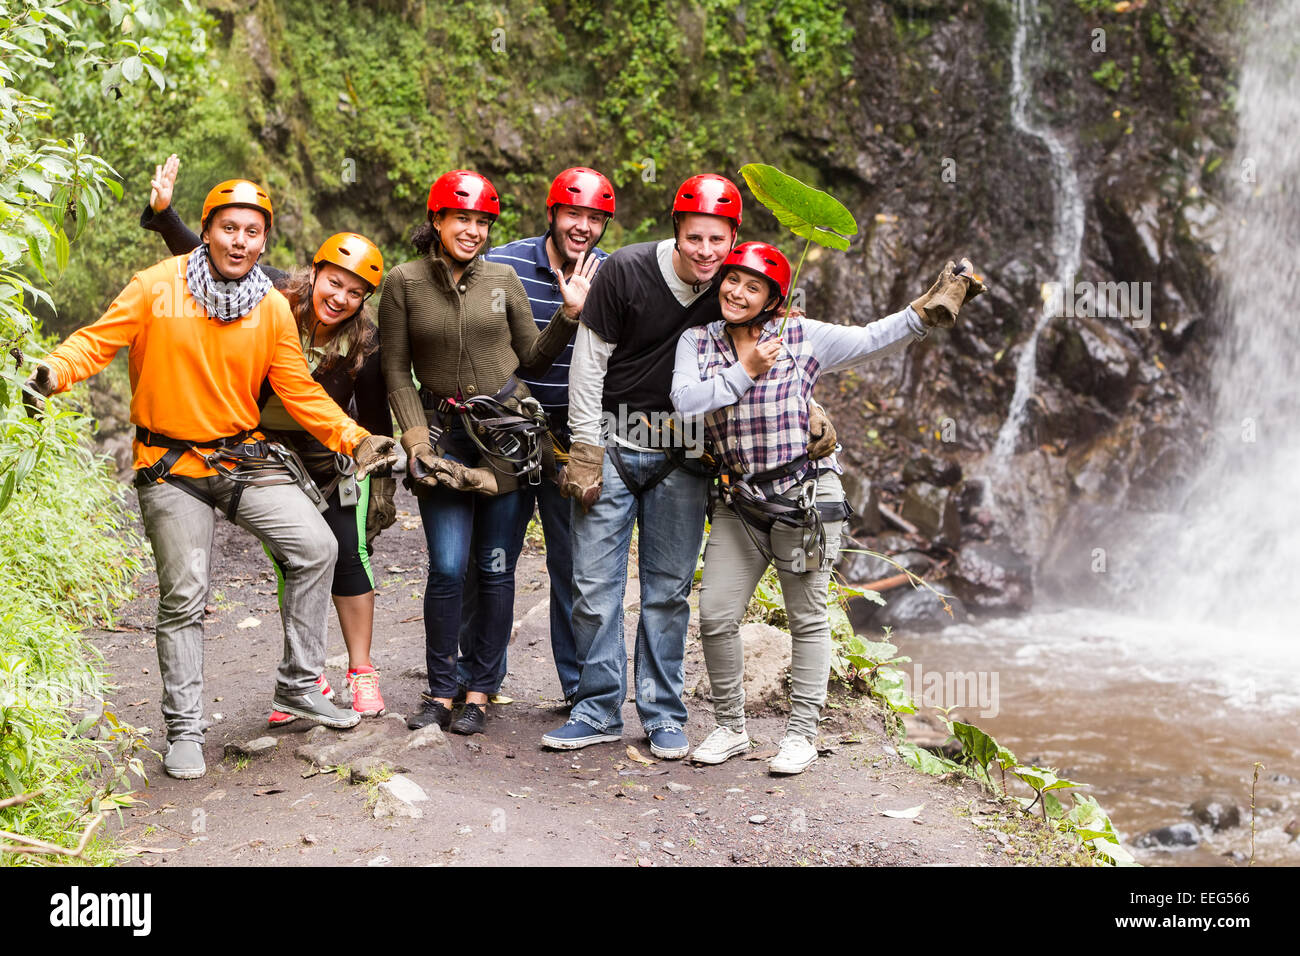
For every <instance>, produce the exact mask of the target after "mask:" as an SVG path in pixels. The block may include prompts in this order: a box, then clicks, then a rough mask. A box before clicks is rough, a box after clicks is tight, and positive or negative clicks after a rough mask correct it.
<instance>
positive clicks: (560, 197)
mask: <svg viewBox="0 0 1300 956" xmlns="http://www.w3.org/2000/svg"><path fill="white" fill-rule="evenodd" d="M561 203H563V204H564V205H567V206H582V207H584V208H586V209H594V210H596V211H597V212H603V213H608V214H609V215H610V216H611V217H613V215H614V187H613V186H612V185H610V182H609V180H608V179H606V178H605V177H604V176H602V175H601V174H600V173H598V172H596V171H595V170H594V169H588V168H587V167H586V166H574V167H573V168H572V169H566V170H565V171H564V172H562V173H560V175H558V176H556V177H555V182H553V183H551V191H550V192H549V193H547V194H546V210H547V212H548V213H549V212H550V210H551V207H552V206H555V205H558V204H561Z"/></svg>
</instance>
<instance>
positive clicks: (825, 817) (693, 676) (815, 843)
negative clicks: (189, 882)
mask: <svg viewBox="0 0 1300 956" xmlns="http://www.w3.org/2000/svg"><path fill="white" fill-rule="evenodd" d="M400 494H401V495H402V497H401V498H400V499H399V502H398V507H399V518H398V523H397V524H396V525H395V526H394V527H393V528H391V529H390V530H388V531H387V532H385V533H384V534H383V535H382V536H381V537H380V538H379V541H378V545H377V554H376V562H375V563H376V568H377V571H378V578H379V585H380V594H379V601H378V612H377V621H376V628H375V633H376V638H375V645H374V658H375V662H376V665H377V667H378V669H379V671H380V674H381V681H382V683H381V687H382V690H383V693H384V696H385V699H386V701H387V703H388V706H389V713H388V714H387V715H386V716H384V717H381V718H377V719H368V720H365V721H363V723H362V724H361V726H359V727H357V728H355V729H353V730H351V731H345V732H335V731H331V730H326V729H324V728H315V727H313V726H312V725H309V724H306V723H305V722H303V721H296V722H294V723H292V724H289V725H288V726H286V727H281V728H277V729H275V730H268V729H267V727H266V722H265V718H266V713H267V710H268V706H269V703H270V699H271V692H272V685H273V671H274V668H275V664H276V662H277V660H278V658H279V654H280V646H281V636H280V628H279V620H278V616H277V611H276V606H275V584H274V581H273V579H272V576H271V571H270V567H269V565H268V564H267V562H266V559H265V557H264V555H263V553H262V551H261V549H260V547H259V546H258V545H257V543H256V542H255V541H254V540H253V539H252V538H251V537H250V536H248V535H247V534H245V533H244V532H242V531H240V530H238V529H236V528H234V527H232V526H231V525H229V524H227V523H224V522H222V523H220V524H219V525H218V532H217V547H216V554H215V556H214V561H213V567H214V571H213V590H212V593H211V596H210V602H211V603H210V606H209V613H208V617H207V623H206V660H205V681H206V686H205V689H204V694H205V713H206V716H207V717H208V718H209V719H210V720H211V722H212V725H211V727H210V728H209V730H208V735H207V743H206V745H205V747H204V753H205V756H206V759H207V763H208V773H207V776H205V777H204V778H202V779H200V780H197V781H177V780H172V779H170V778H168V777H166V776H165V775H164V774H163V773H162V770H161V766H160V765H159V763H158V762H157V760H156V759H154V760H152V761H151V763H150V767H149V770H150V779H149V786H148V787H147V789H144V790H143V792H142V794H141V795H142V798H143V799H142V801H141V803H140V804H139V805H138V806H137V807H135V808H134V809H133V810H130V811H128V812H127V814H126V815H125V817H124V825H123V826H122V827H121V832H120V833H119V837H120V842H121V843H122V844H123V845H124V846H125V847H127V853H128V859H129V860H130V861H131V863H132V864H133V865H139V866H166V865H176V864H181V865H204V866H211V865H230V864H237V865H280V866H290V865H305V864H308V865H349V866H360V865H369V866H385V865H428V864H433V865H439V864H460V865H463V864H480V865H481V864H514V865H535V864H567V865H591V864H596V865H600V864H604V865H611V864H612V865H626V866H677V865H684V864H697V865H698V864H705V865H711V864H730V863H740V864H751V865H772V864H776V865H803V864H839V865H849V864H858V865H919V864H950V865H951V864H956V865H977V866H989V865H1005V864H1011V863H1015V862H1044V861H1045V860H1050V859H1053V858H1062V857H1061V856H1060V854H1059V851H1057V850H1055V849H1053V847H1052V846H1051V845H1050V841H1047V840H1045V839H1044V837H1043V835H1042V834H1041V833H1040V832H1038V831H1036V829H1035V828H1034V827H1033V825H1032V822H1031V823H1030V824H1029V825H1025V824H1022V823H1021V822H1020V821H1017V820H1015V819H1014V818H1011V817H1008V816H1006V811H1005V809H1004V808H1002V807H1000V806H999V805H997V804H996V803H994V802H993V801H992V800H991V799H990V798H989V797H988V795H987V794H985V793H984V792H982V791H981V790H980V789H979V788H978V787H977V786H976V785H975V784H974V783H972V782H970V781H965V782H955V781H948V782H945V781H941V780H938V779H934V778H930V777H926V776H923V775H921V774H919V773H917V772H915V771H913V770H912V769H910V768H908V767H907V766H906V765H904V764H903V763H902V761H901V760H900V759H899V758H898V757H897V756H896V755H895V753H894V751H893V747H892V746H891V744H890V743H889V741H888V738H887V737H886V735H885V733H884V731H883V724H882V720H881V716H880V714H879V712H878V711H877V710H875V709H874V708H873V707H872V706H870V705H868V704H866V703H864V702H863V701H862V700H861V699H860V698H857V697H854V696H851V695H848V696H846V694H845V693H844V692H837V693H835V694H834V695H833V698H832V701H831V703H830V705H829V706H828V708H827V710H826V711H825V713H826V720H825V722H824V723H823V725H822V729H821V738H820V745H821V748H822V749H823V754H822V757H821V758H820V759H819V760H818V761H817V762H816V763H815V764H814V765H813V766H812V767H811V768H810V769H809V770H808V771H806V772H805V773H804V774H802V775H801V776H797V777H787V778H779V777H773V776H770V775H769V774H768V773H767V767H766V762H765V759H766V758H767V757H768V756H770V755H771V754H773V753H774V752H775V747H776V743H777V742H778V741H779V739H780V736H781V733H782V731H783V728H784V717H783V715H782V714H781V713H780V712H779V711H777V710H775V709H772V708H768V709H766V710H763V711H762V712H759V713H756V714H754V715H753V717H752V719H751V721H750V724H749V727H750V733H751V736H752V737H753V738H754V740H755V742H756V743H757V748H756V749H755V750H754V751H753V752H752V754H751V755H750V756H749V757H748V758H746V759H741V758H734V759H733V760H731V761H729V762H728V763H726V764H724V765H722V766H718V767H712V768H697V767H693V766H692V765H690V764H689V763H686V762H684V761H655V760H653V759H651V758H650V755H649V746H648V743H647V741H646V740H645V738H644V736H643V735H642V734H641V732H640V729H639V725H638V722H637V720H636V715H635V710H634V707H633V705H632V703H630V702H629V703H628V704H627V705H626V710H625V716H626V720H627V730H626V731H625V733H624V737H623V740H622V741H620V742H619V743H618V744H607V745H602V746H597V747H590V748H587V749H585V750H582V751H577V752H573V753H557V752H551V751H545V750H542V749H541V748H540V746H539V738H540V736H541V735H542V734H543V733H544V732H545V731H547V730H549V729H552V728H553V727H556V726H558V725H559V724H560V723H562V722H563V719H564V712H563V710H562V709H561V701H560V700H558V688H557V686H556V680H555V673H554V668H553V665H552V663H551V657H550V650H549V641H548V628H547V583H546V573H545V568H544V564H543V556H542V555H541V554H540V553H539V552H538V551H537V550H535V549H534V548H532V547H531V546H530V547H529V548H528V549H526V551H525V554H524V556H523V558H522V559H521V562H520V565H519V570H518V590H517V600H516V621H517V623H516V629H515V634H514V637H513V640H512V643H511V646H510V673H509V676H508V678H507V679H506V683H505V686H504V688H503V693H504V694H506V695H508V696H509V697H510V698H513V702H511V703H509V704H502V705H497V706H493V707H492V708H491V710H490V712H489V724H488V729H487V733H485V734H483V735H478V736H474V737H471V738H464V737H457V736H455V735H450V734H448V735H443V734H442V733H441V732H439V731H438V730H437V728H436V727H435V728H430V729H427V730H425V731H420V732H416V733H411V732H409V731H407V729H406V726H405V723H404V721H403V719H402V715H403V714H404V713H406V712H407V711H408V710H409V709H410V708H412V707H413V706H414V705H415V702H416V701H417V698H418V694H419V692H420V690H421V689H422V687H423V686H424V684H423V662H424V650H423V625H422V621H421V596H422V591H423V582H424V574H425V566H426V559H425V554H424V543H423V536H422V534H421V532H420V528H419V521H418V517H417V516H416V515H415V509H414V502H413V501H412V500H411V499H410V498H409V497H406V494H405V492H404V491H403V492H401V493H400ZM139 586H140V596H139V598H138V599H137V600H136V601H135V602H134V603H133V604H131V605H129V606H128V607H127V608H125V609H123V613H122V615H121V618H120V621H119V629H117V630H112V631H104V632H100V633H98V634H97V635H96V640H97V643H98V644H99V646H100V647H101V648H102V650H103V652H104V655H105V657H106V659H107V661H108V665H109V667H110V669H111V670H112V672H113V674H114V675H115V681H116V687H115V690H114V692H113V695H112V698H111V705H110V706H111V709H113V710H115V712H116V713H118V714H119V715H120V716H121V717H122V718H123V719H124V720H127V721H129V722H131V723H135V724H137V725H146V724H147V725H149V726H153V727H159V726H160V725H161V716H160V713H159V709H158V708H159V703H158V702H159V692H160V688H159V680H158V676H157V658H156V651H155V647H154V639H153V634H152V623H153V612H154V602H155V600H156V596H157V585H156V580H155V579H154V578H153V577H152V575H150V576H147V577H144V578H142V579H141V580H140V582H139ZM637 607H638V605H637V593H636V586H635V579H633V580H632V581H630V582H629V590H628V597H627V609H628V611H627V622H626V629H627V635H628V638H629V641H630V640H631V638H632V636H633V635H634V633H635V628H636V612H637ZM331 627H332V628H333V627H335V626H334V625H333V623H331ZM329 653H330V659H329V665H328V670H327V675H328V677H329V680H330V682H331V683H332V684H333V685H334V686H335V687H336V688H339V689H340V698H343V697H345V696H346V691H345V690H344V689H343V684H344V682H343V671H344V669H345V667H346V658H345V657H344V656H343V643H342V638H341V636H340V635H339V634H338V633H337V630H336V629H335V630H334V631H333V632H332V634H331V637H330V648H329ZM703 674H704V667H703V662H702V659H701V655H700V651H699V644H698V639H697V638H696V636H695V634H694V629H693V628H692V634H691V636H690V641H689V646H688V661H687V679H686V686H687V688H688V691H689V690H691V689H694V688H696V687H697V685H698V684H699V682H700V679H701V677H702V676H703ZM688 705H689V710H690V715H691V717H690V724H689V726H688V728H687V733H688V735H689V737H690V739H691V741H692V742H698V741H699V740H701V739H702V738H703V737H704V736H705V734H706V733H707V732H708V730H709V729H711V727H712V720H711V715H710V706H709V704H708V703H707V701H706V700H704V699H702V698H701V697H700V696H698V695H692V696H690V697H689V698H688ZM154 746H155V747H157V748H163V747H164V743H163V741H162V738H161V734H155V737H154ZM918 808H919V809H918ZM894 811H908V812H907V813H906V814H903V815H901V816H889V815H886V814H887V813H889V812H894Z"/></svg>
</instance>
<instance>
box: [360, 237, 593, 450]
mask: <svg viewBox="0 0 1300 956" xmlns="http://www.w3.org/2000/svg"><path fill="white" fill-rule="evenodd" d="M577 328H578V323H577V320H574V319H566V318H564V316H563V314H562V313H561V311H560V310H559V309H557V310H556V313H555V315H554V316H552V318H551V322H550V324H549V325H548V326H547V327H546V331H545V332H542V333H539V332H538V331H537V323H536V322H534V321H533V313H532V310H531V309H530V308H529V306H528V296H527V294H526V293H525V292H524V286H523V283H521V282H520V281H519V277H518V276H517V275H515V271H514V269H512V268H510V266H507V265H504V264H502V263H498V262H488V261H486V260H485V259H483V257H482V256H478V257H476V258H475V259H474V260H473V261H472V262H470V264H469V265H468V266H466V268H465V272H464V274H463V275H462V276H461V278H460V281H459V282H458V283H453V282H452V278H451V269H450V267H449V266H448V265H447V263H446V262H445V261H443V260H442V259H438V258H424V259H419V260H416V261H414V262H405V263H403V264H402V265H400V266H397V267H396V268H394V269H393V270H392V271H391V272H389V273H388V276H387V278H385V279H384V289H383V293H382V294H381V296H380V299H379V339H380V354H381V357H382V362H383V369H384V381H385V383H386V385H387V388H388V402H389V404H390V405H391V406H392V408H393V414H394V415H395V416H396V417H397V422H398V430H399V431H398V433H399V434H400V433H402V432H405V431H408V430H409V429H411V428H417V427H421V428H422V427H424V425H425V421H426V419H425V413H424V408H423V406H422V405H421V403H420V394H419V389H420V388H426V389H428V390H429V391H431V392H433V393H434V394H435V395H437V396H438V397H439V398H454V397H456V396H457V395H460V396H461V397H462V398H472V397H473V396H475V395H495V394H496V393H497V392H499V391H500V390H501V389H502V387H504V385H505V384H506V381H507V380H508V379H509V378H510V376H511V375H513V374H514V373H515V371H516V370H521V371H523V372H524V373H525V374H528V375H537V374H539V373H541V372H544V371H545V370H546V369H548V368H550V366H551V363H552V362H554V361H555V359H556V358H557V357H558V356H559V355H560V353H561V352H563V351H564V347H565V345H567V344H568V342H569V340H570V339H571V338H572V337H573V334H574V332H575V331H576V330H577ZM413 371H414V378H415V381H414V382H412V372H413Z"/></svg>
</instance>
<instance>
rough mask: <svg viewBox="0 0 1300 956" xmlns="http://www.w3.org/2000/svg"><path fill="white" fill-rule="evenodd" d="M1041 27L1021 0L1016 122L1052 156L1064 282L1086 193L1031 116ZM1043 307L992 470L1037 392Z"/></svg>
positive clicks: (1007, 453)
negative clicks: (1031, 66) (1033, 61)
mask: <svg viewBox="0 0 1300 956" xmlns="http://www.w3.org/2000/svg"><path fill="white" fill-rule="evenodd" d="M1038 28H1039V22H1038V4H1037V0H1016V35H1015V41H1014V43H1013V45H1012V51H1011V69H1012V74H1011V122H1012V125H1014V126H1015V128H1016V129H1017V130H1019V131H1020V132H1021V133H1024V134H1025V135H1027V136H1032V137H1033V138H1034V139H1036V140H1038V141H1039V142H1040V143H1042V144H1043V145H1044V146H1045V147H1047V151H1048V154H1049V155H1050V157H1051V163H1052V182H1053V184H1054V185H1055V187H1056V208H1055V211H1054V214H1053V217H1052V255H1053V257H1054V259H1055V262H1054V266H1055V269H1056V272H1055V275H1056V281H1058V282H1059V283H1061V285H1062V287H1064V288H1069V287H1071V286H1072V285H1073V284H1074V276H1075V273H1076V272H1078V271H1079V257H1080V251H1081V249H1082V247H1083V220H1084V208H1083V195H1082V192H1081V190H1080V188H1079V177H1078V174H1077V173H1076V172H1075V170H1074V162H1073V160H1072V159H1071V157H1070V152H1069V150H1068V149H1066V147H1065V144H1064V143H1063V142H1061V140H1060V139H1059V138H1058V137H1057V135H1056V134H1055V133H1054V132H1053V131H1052V129H1051V128H1050V127H1049V126H1048V125H1047V124H1046V123H1044V122H1041V121H1039V120H1036V119H1034V118H1032V117H1031V116H1030V110H1029V101H1030V97H1031V95H1032V92H1033V80H1032V77H1031V76H1030V71H1029V70H1028V69H1027V61H1028V60H1029V59H1030V57H1031V56H1033V55H1034V54H1035V53H1036V52H1037V44H1035V45H1034V47H1033V48H1031V47H1030V31H1031V30H1033V31H1034V34H1035V39H1036V37H1037V33H1038ZM1044 298H1045V300H1046V301H1044V303H1043V307H1042V310H1041V311H1040V312H1039V314H1038V319H1037V321H1036V322H1035V323H1034V329H1033V331H1032V332H1031V333H1030V335H1029V338H1028V339H1027V340H1026V341H1025V343H1024V345H1022V346H1021V351H1020V356H1019V358H1018V360H1017V361H1016V386H1015V391H1014V392H1013V394H1012V396H1011V406H1010V408H1009V409H1008V410H1007V417H1006V419H1005V420H1004V421H1003V423H1002V428H1001V429H1000V430H999V432H998V437H997V441H996V442H995V443H994V445H993V452H992V454H991V456H990V459H989V462H988V466H987V469H988V471H989V472H990V473H993V474H997V473H998V471H999V469H1000V468H1001V466H1002V465H1004V464H1005V462H1006V461H1007V459H1009V458H1010V457H1011V456H1012V455H1013V454H1014V453H1015V450H1016V440H1017V438H1018V437H1019V435H1020V430H1021V428H1022V427H1023V426H1024V418H1025V406H1026V405H1027V404H1028V402H1029V397H1030V395H1032V394H1033V390H1034V381H1035V379H1036V378H1037V374H1038V371H1037V352H1038V336H1039V334H1040V333H1041V332H1042V331H1043V328H1044V327H1045V326H1046V325H1047V323H1048V322H1049V321H1050V320H1051V319H1052V318H1053V315H1054V313H1055V310H1054V308H1053V303H1052V302H1051V300H1050V299H1049V298H1048V297H1046V296H1045V297H1044Z"/></svg>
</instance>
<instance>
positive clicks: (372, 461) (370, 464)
mask: <svg viewBox="0 0 1300 956" xmlns="http://www.w3.org/2000/svg"><path fill="white" fill-rule="evenodd" d="M396 447H397V442H395V441H393V440H392V439H391V438H389V437H387V436H386V435H367V436H366V437H365V438H363V439H361V441H359V442H357V447H356V448H354V449H352V457H353V459H355V461H356V463H357V474H356V477H357V481H360V480H361V479H362V478H364V477H366V475H368V474H370V473H371V472H372V471H374V470H375V469H376V468H381V467H383V466H384V465H391V464H393V463H395V462H396V461H397V456H396V455H395V454H393V449H394V448H396Z"/></svg>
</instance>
